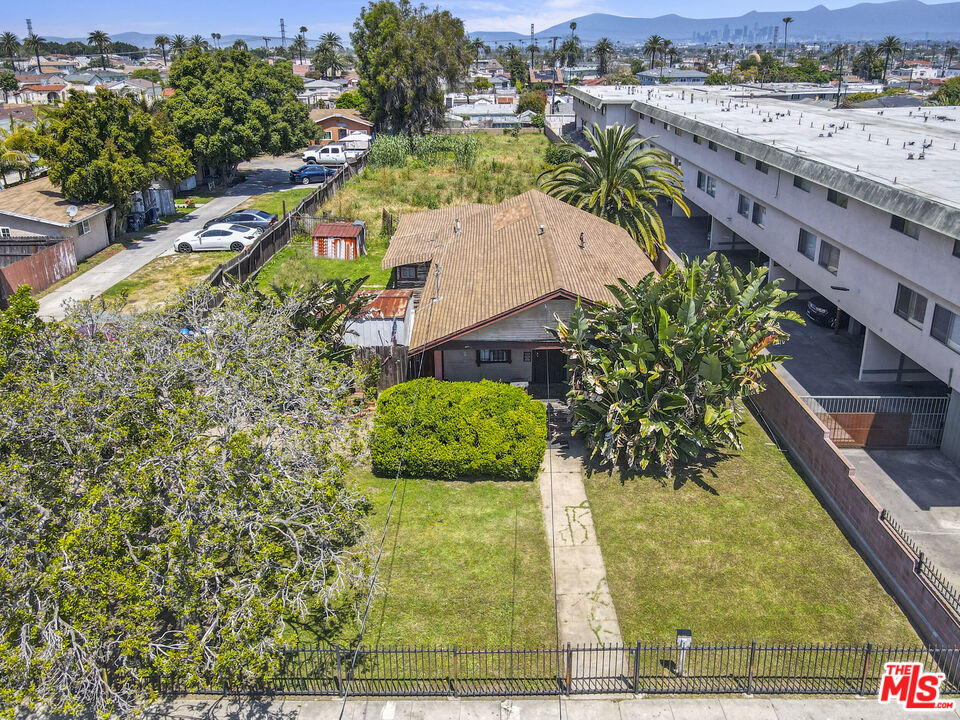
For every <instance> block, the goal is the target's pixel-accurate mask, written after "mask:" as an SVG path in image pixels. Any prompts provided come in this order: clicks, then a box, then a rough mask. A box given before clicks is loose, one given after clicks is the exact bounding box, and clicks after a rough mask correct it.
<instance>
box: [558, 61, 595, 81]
mask: <svg viewBox="0 0 960 720" xmlns="http://www.w3.org/2000/svg"><path fill="white" fill-rule="evenodd" d="M596 76H597V66H596V65H581V66H578V67H564V68H560V77H561V78H562V79H563V82H565V83H567V84H569V83H570V82H571V81H573V80H586V79H587V78H595V77H596Z"/></svg>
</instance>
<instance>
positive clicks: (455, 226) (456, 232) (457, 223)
mask: <svg viewBox="0 0 960 720" xmlns="http://www.w3.org/2000/svg"><path fill="white" fill-rule="evenodd" d="M453 234H454V235H459V234H460V218H457V219H456V220H454V221H453Z"/></svg>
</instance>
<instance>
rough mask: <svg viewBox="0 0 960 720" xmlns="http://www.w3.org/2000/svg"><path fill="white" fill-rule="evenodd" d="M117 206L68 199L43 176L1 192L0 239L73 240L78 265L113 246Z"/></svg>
mask: <svg viewBox="0 0 960 720" xmlns="http://www.w3.org/2000/svg"><path fill="white" fill-rule="evenodd" d="M112 209H113V205H110V204H100V203H86V204H79V203H76V204H75V203H73V202H71V201H70V200H67V199H66V198H65V197H63V195H62V194H61V193H60V190H59V189H57V188H56V187H54V186H53V185H52V184H51V182H50V180H49V179H48V178H45V177H42V178H38V179H37V180H31V181H30V182H25V183H23V184H21V185H15V186H14V187H11V188H7V189H6V190H3V191H0V238H9V237H17V236H37V235H40V236H44V237H49V238H58V239H66V238H72V239H73V246H74V248H75V250H76V254H77V262H80V261H82V260H85V259H86V258H88V257H90V256H91V255H93V254H94V253H96V252H99V251H100V250H103V248H105V247H106V246H107V245H109V244H110V234H111V228H110V222H109V221H110V216H111V215H112V213H111V212H109V211H110V210H112Z"/></svg>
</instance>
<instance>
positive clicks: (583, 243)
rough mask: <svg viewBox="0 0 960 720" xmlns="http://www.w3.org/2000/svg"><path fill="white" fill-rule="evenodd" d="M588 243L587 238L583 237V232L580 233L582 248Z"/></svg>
mask: <svg viewBox="0 0 960 720" xmlns="http://www.w3.org/2000/svg"><path fill="white" fill-rule="evenodd" d="M586 244H587V243H586V240H584V238H583V233H580V249H581V250H583V248H584V246H585V245H586Z"/></svg>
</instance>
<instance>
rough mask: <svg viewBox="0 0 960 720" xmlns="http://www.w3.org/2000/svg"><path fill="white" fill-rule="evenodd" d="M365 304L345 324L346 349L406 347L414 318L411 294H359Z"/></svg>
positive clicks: (383, 292)
mask: <svg viewBox="0 0 960 720" xmlns="http://www.w3.org/2000/svg"><path fill="white" fill-rule="evenodd" d="M361 293H362V294H363V295H366V296H368V302H367V304H366V305H364V306H363V308H362V309H361V310H360V313H359V314H358V315H357V316H356V317H352V318H350V319H349V320H347V322H346V328H345V329H346V331H347V332H346V336H345V339H344V342H345V343H346V344H347V345H358V346H360V347H386V346H387V345H408V344H409V343H410V330H411V329H412V328H413V319H414V316H415V310H414V301H413V295H414V292H413V290H399V289H396V288H393V289H388V290H375V291H373V292H372V293H371V292H369V291H367V290H362V291H361Z"/></svg>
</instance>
